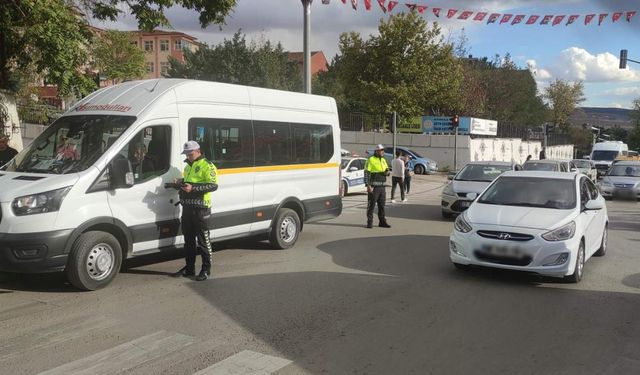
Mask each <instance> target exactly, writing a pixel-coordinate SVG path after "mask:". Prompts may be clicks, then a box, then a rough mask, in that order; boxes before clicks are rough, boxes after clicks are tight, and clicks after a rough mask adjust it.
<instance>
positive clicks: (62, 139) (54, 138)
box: [4, 115, 136, 174]
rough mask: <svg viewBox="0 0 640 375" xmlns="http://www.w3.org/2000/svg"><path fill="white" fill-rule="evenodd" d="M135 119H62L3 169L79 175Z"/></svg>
mask: <svg viewBox="0 0 640 375" xmlns="http://www.w3.org/2000/svg"><path fill="white" fill-rule="evenodd" d="M135 120H136V118H135V117H134V116H116V115H82V116H63V117H60V118H59V119H58V120H56V121H55V122H54V123H53V124H51V125H49V126H48V127H47V128H46V129H45V131H44V132H43V133H42V134H40V135H39V136H38V137H37V138H36V139H35V140H34V141H33V142H31V144H29V145H28V146H27V147H25V148H24V149H23V150H22V151H20V153H18V155H16V157H15V158H14V159H13V160H12V161H11V162H10V163H8V164H7V165H6V166H5V167H4V169H5V170H8V171H15V172H31V173H55V174H66V173H76V172H80V171H83V170H85V169H87V168H89V167H90V166H91V165H93V163H95V162H96V161H97V160H98V159H99V158H100V157H101V156H102V155H103V154H104V152H105V151H106V150H107V149H108V148H109V147H110V146H111V145H112V144H113V142H114V141H115V140H116V139H118V137H120V135H122V133H124V131H125V130H126V129H127V128H128V127H129V126H131V124H133V122H134V121H135Z"/></svg>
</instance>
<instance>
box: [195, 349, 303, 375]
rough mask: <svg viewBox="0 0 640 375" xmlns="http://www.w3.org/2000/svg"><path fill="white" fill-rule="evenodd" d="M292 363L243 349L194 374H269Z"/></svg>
mask: <svg viewBox="0 0 640 375" xmlns="http://www.w3.org/2000/svg"><path fill="white" fill-rule="evenodd" d="M290 363H292V362H291V361H290V360H288V359H284V358H278V357H274V356H270V355H266V354H262V353H257V352H252V351H251V350H243V351H241V352H240V353H237V354H235V355H232V356H231V357H229V358H226V359H223V360H222V361H220V362H218V363H216V364H213V365H211V366H209V367H207V368H205V369H202V370H200V371H198V372H196V373H195V374H193V375H249V374H251V375H269V374H273V373H274V372H276V371H278V370H280V369H281V368H283V367H285V366H287V365H289V364H290Z"/></svg>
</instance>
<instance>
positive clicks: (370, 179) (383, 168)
mask: <svg viewBox="0 0 640 375" xmlns="http://www.w3.org/2000/svg"><path fill="white" fill-rule="evenodd" d="M388 175H389V166H388V165H387V161H386V160H385V158H384V146H383V145H378V146H376V149H375V151H374V153H373V155H372V156H371V157H369V159H367V166H366V167H365V169H364V183H365V185H366V186H367V193H368V204H367V228H372V227H373V209H374V208H375V206H376V203H377V204H378V224H379V225H380V227H382V228H391V225H389V223H387V219H386V217H385V213H384V205H385V200H386V194H387V193H386V190H385V187H384V185H385V183H386V182H387V176H388Z"/></svg>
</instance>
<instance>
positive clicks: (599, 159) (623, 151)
mask: <svg viewBox="0 0 640 375" xmlns="http://www.w3.org/2000/svg"><path fill="white" fill-rule="evenodd" d="M628 152H629V146H627V145H626V144H625V143H623V142H622V141H606V142H598V143H596V144H594V145H593V150H591V160H592V161H593V162H594V164H595V165H596V170H597V175H598V177H600V176H602V175H603V174H605V173H607V171H608V170H609V168H611V164H613V161H614V160H615V159H616V158H617V157H620V156H627V153H628Z"/></svg>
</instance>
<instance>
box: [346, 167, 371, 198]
mask: <svg viewBox="0 0 640 375" xmlns="http://www.w3.org/2000/svg"><path fill="white" fill-rule="evenodd" d="M366 162H367V159H365V158H343V159H342V162H341V163H340V169H341V170H342V185H340V195H342V196H343V197H344V196H345V195H347V194H348V193H356V192H362V191H367V187H366V186H365V184H364V167H365V163H366Z"/></svg>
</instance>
